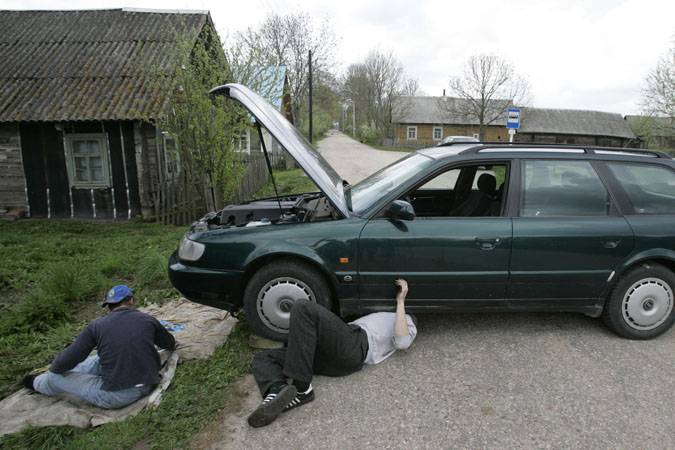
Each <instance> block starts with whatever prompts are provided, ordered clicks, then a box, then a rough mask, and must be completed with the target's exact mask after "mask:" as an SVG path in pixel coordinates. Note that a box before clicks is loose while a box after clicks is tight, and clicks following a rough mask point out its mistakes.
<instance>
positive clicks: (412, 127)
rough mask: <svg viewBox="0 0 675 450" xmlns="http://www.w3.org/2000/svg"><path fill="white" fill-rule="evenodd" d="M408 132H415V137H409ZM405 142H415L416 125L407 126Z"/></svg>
mask: <svg viewBox="0 0 675 450" xmlns="http://www.w3.org/2000/svg"><path fill="white" fill-rule="evenodd" d="M410 130H415V137H413V138H411V137H410ZM405 136H406V140H408V141H416V140H417V125H408V126H407V127H406V131H405Z"/></svg>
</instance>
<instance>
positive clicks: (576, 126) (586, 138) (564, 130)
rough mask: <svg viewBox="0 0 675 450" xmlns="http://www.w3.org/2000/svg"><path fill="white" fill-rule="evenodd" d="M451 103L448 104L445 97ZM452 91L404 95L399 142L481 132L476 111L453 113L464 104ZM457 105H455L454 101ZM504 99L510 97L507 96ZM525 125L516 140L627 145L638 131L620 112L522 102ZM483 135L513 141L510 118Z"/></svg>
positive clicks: (419, 143)
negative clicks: (446, 94)
mask: <svg viewBox="0 0 675 450" xmlns="http://www.w3.org/2000/svg"><path fill="white" fill-rule="evenodd" d="M442 102H445V103H446V105H449V106H445V107H443V106H442V105H443V103H442ZM461 102H466V100H462V99H458V98H452V97H399V98H398V99H397V101H396V102H395V106H394V109H393V113H392V123H393V126H394V145H400V146H411V147H426V146H430V145H437V144H438V143H439V142H440V141H441V140H442V139H443V138H444V137H446V136H473V137H475V138H478V133H479V126H478V121H477V120H476V119H475V118H474V117H467V116H462V115H458V114H450V113H448V111H449V110H450V111H452V110H460V111H461V110H463V109H465V108H463V105H461V104H460V103H461ZM453 103H454V104H455V106H454V107H453V106H450V105H452V104H453ZM502 103H505V102H503V101H502ZM520 117H521V128H520V129H519V130H518V133H517V134H516V136H515V141H516V142H539V143H566V144H586V145H602V146H610V147H625V146H628V145H632V144H634V143H635V134H634V133H633V131H632V130H631V128H630V126H629V125H628V124H627V123H626V121H625V120H623V117H622V116H621V115H620V114H615V113H606V112H601V111H583V110H572V109H546V108H530V107H522V108H521V114H520ZM483 140H484V141H489V142H508V141H509V135H508V132H507V130H506V118H505V116H504V117H500V118H499V119H498V120H496V121H494V122H493V123H491V124H490V125H487V127H486V130H485V137H484V139H483Z"/></svg>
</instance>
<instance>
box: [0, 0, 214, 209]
mask: <svg viewBox="0 0 675 450" xmlns="http://www.w3.org/2000/svg"><path fill="white" fill-rule="evenodd" d="M177 30H180V31H181V34H180V36H188V38H189V39H192V40H194V41H195V42H197V40H198V39H200V38H203V39H205V40H206V41H208V42H212V43H213V44H212V45H214V46H217V48H218V49H220V50H219V51H221V52H222V47H221V46H220V42H219V40H218V39H217V38H216V39H213V37H214V36H215V37H217V34H216V31H215V27H214V25H213V22H212V20H211V17H210V15H209V13H208V12H179V11H152V10H135V9H112V10H89V11H88V10H74V11H1V12H0V61H2V63H1V64H0V215H1V214H2V213H5V214H13V215H15V216H18V215H27V216H29V217H54V218H56V217H63V218H68V217H81V218H104V219H128V218H131V217H135V216H142V217H144V218H149V217H153V216H154V215H155V212H156V211H157V208H158V203H159V202H160V201H161V198H160V191H161V188H160V187H161V186H162V183H166V182H167V181H170V180H172V179H173V178H175V177H176V176H177V173H178V172H179V171H180V164H179V161H176V158H175V157H174V156H173V155H175V152H173V151H172V149H173V148H174V146H175V143H174V142H173V140H172V138H171V137H170V136H168V135H167V134H166V133H162V131H161V130H159V129H158V128H157V127H156V126H155V125H153V119H154V118H157V117H159V116H160V115H161V114H162V111H163V109H164V108H165V105H166V104H167V95H168V93H167V92H166V87H165V86H162V85H161V84H160V83H156V82H153V79H156V78H153V77H151V76H149V75H148V68H149V67H160V68H162V69H167V70H168V69H170V67H167V65H168V64H170V63H169V61H170V60H171V58H170V56H169V55H171V54H172V53H175V48H176V46H177V42H176V41H177V36H178V35H179V33H178V31H177Z"/></svg>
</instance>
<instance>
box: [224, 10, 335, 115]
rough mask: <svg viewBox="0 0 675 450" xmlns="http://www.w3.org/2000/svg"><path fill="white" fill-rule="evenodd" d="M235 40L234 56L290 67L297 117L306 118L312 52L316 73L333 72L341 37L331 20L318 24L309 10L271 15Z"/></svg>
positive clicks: (292, 96)
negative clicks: (302, 112) (307, 12)
mask: <svg viewBox="0 0 675 450" xmlns="http://www.w3.org/2000/svg"><path fill="white" fill-rule="evenodd" d="M235 41H236V46H235V50H230V51H229V52H228V53H229V55H230V56H231V57H232V56H233V55H234V56H235V57H239V58H240V60H241V61H256V62H257V63H258V64H259V65H261V66H278V65H285V66H286V73H287V75H288V83H289V89H290V94H291V101H292V110H293V111H292V112H293V116H294V118H295V119H296V120H302V118H301V117H300V115H299V113H300V110H301V108H302V106H303V105H304V103H305V102H306V101H307V92H308V72H309V63H308V55H309V51H310V50H311V51H312V68H313V70H314V72H315V73H316V74H321V73H325V72H330V70H331V69H332V66H333V58H334V54H333V52H334V49H335V47H336V45H337V38H336V37H335V34H334V33H333V30H332V28H331V26H330V24H329V23H328V21H327V20H324V21H323V22H321V23H319V24H317V23H315V22H314V21H313V20H312V18H311V17H310V16H309V14H306V13H298V14H285V15H280V14H271V15H269V16H267V18H266V19H265V20H264V21H263V23H262V24H261V25H260V26H259V27H258V28H256V29H253V28H249V29H248V30H246V31H245V32H243V33H238V34H237V35H236V37H235ZM244 66H249V67H250V64H245V65H244ZM244 75H245V74H244ZM317 81H318V80H317Z"/></svg>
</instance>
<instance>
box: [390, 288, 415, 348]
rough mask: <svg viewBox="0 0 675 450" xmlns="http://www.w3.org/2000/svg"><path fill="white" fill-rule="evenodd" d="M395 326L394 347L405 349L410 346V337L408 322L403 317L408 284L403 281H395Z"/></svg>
mask: <svg viewBox="0 0 675 450" xmlns="http://www.w3.org/2000/svg"><path fill="white" fill-rule="evenodd" d="M396 286H397V287H398V290H397V293H396V324H395V325H394V347H396V348H397V349H399V350H403V349H406V348H408V347H410V344H412V341H413V339H412V336H410V330H409V329H408V320H407V319H406V316H405V298H406V296H407V295H408V283H407V282H406V281H405V280H404V279H402V278H401V279H398V280H396Z"/></svg>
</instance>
